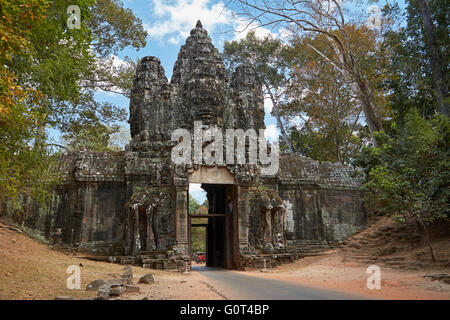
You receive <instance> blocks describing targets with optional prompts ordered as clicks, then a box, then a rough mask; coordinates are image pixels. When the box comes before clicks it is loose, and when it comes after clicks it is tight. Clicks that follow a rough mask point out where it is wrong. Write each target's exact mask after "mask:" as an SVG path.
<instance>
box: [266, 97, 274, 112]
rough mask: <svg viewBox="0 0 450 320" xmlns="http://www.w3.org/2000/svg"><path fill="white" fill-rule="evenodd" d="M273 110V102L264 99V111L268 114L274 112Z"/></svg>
mask: <svg viewBox="0 0 450 320" xmlns="http://www.w3.org/2000/svg"><path fill="white" fill-rule="evenodd" d="M272 109H273V103H272V100H271V99H270V98H268V97H265V98H264V111H265V112H266V113H268V114H270V113H271V112H272Z"/></svg>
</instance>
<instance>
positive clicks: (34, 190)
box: [0, 0, 147, 204]
mask: <svg viewBox="0 0 450 320" xmlns="http://www.w3.org/2000/svg"><path fill="white" fill-rule="evenodd" d="M70 5H77V6H78V7H79V8H80V11H81V28H80V29H69V28H68V27H67V19H68V16H67V8H68V7H69V6H70ZM0 16H1V19H0V201H3V200H4V199H8V200H9V201H12V202H14V203H16V204H19V203H20V199H21V197H22V196H26V195H32V196H33V197H34V198H35V199H41V200H43V199H45V198H47V197H48V190H49V189H50V186H51V185H53V184H54V183H55V182H56V181H57V180H58V177H56V175H57V172H58V170H55V167H54V159H53V156H52V154H51V153H50V150H49V148H48V145H47V143H46V142H47V141H46V140H47V136H46V130H47V129H49V128H52V129H57V130H60V131H61V132H62V133H63V135H64V138H65V139H66V140H67V141H68V145H69V147H71V148H72V149H75V150H79V149H90V150H107V149H108V144H109V136H110V135H111V134H112V133H114V132H117V131H118V129H119V128H118V126H117V125H116V122H117V121H122V120H124V119H125V114H126V112H125V110H122V109H120V108H118V107H116V106H113V105H111V104H109V103H100V102H98V101H95V99H94V92H95V91H96V90H99V89H101V90H108V91H117V92H121V93H123V94H124V95H127V93H128V92H129V90H130V88H131V83H132V74H133V72H134V68H135V63H134V62H132V61H128V63H126V64H122V65H119V66H117V65H114V64H113V63H106V62H104V61H105V60H106V61H111V59H113V58H114V57H111V54H116V53H117V52H118V51H119V50H121V49H123V48H125V47H127V46H131V47H133V48H135V49H139V48H141V47H143V46H145V39H146V37H147V33H146V32H145V30H144V29H143V27H142V22H141V21H140V20H139V19H137V18H136V17H134V15H133V14H132V12H131V11H130V10H128V9H124V8H123V5H122V3H121V2H119V1H117V0H97V1H94V0H70V1H69V0H54V1H47V0H15V1H9V0H0ZM99 39H103V40H105V41H103V42H102V43H100V42H99V41H98V40H99ZM102 59H103V60H102ZM99 61H103V63H100V62H99ZM98 76H101V77H102V78H101V79H99V78H98ZM99 83H101V85H100V84H99Z"/></svg>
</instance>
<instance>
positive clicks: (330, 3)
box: [238, 0, 382, 133]
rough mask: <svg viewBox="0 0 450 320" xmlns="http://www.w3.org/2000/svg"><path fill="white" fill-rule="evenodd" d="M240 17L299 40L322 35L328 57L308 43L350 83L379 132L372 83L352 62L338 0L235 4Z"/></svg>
mask: <svg viewBox="0 0 450 320" xmlns="http://www.w3.org/2000/svg"><path fill="white" fill-rule="evenodd" d="M238 2H239V3H240V4H241V8H242V10H241V12H239V14H240V15H241V16H244V17H247V18H248V20H249V23H258V24H259V25H260V26H273V25H277V26H284V27H287V28H289V29H290V30H291V31H292V32H294V33H296V34H297V35H298V36H299V37H302V36H303V35H305V34H310V35H311V37H314V36H315V35H322V36H323V38H324V40H326V41H327V44H328V46H329V48H331V49H332V50H331V51H330V52H329V54H326V53H325V52H323V51H321V50H320V48H317V47H316V46H314V44H312V43H308V46H310V47H311V48H312V49H313V50H315V51H316V52H317V53H318V54H319V55H320V56H321V57H322V58H323V59H324V60H325V61H327V62H328V63H329V64H331V65H332V66H334V67H335V68H336V70H338V71H339V72H340V73H341V74H342V75H343V76H344V77H345V78H346V79H347V80H348V81H349V82H350V83H351V86H352V89H353V90H354V93H355V94H356V96H357V97H358V99H359V101H360V105H361V107H362V110H363V113H364V116H365V119H366V122H367V124H368V126H369V129H370V132H372V133H373V132H375V131H378V130H381V129H382V122H381V116H380V108H379V106H378V105H377V101H376V99H375V95H374V93H373V86H372V85H371V79H370V78H367V77H365V75H364V73H363V72H362V67H361V65H360V63H359V61H358V60H357V59H355V54H354V49H355V47H357V46H358V44H357V43H354V42H352V41H351V39H350V34H349V29H348V26H349V23H348V22H347V18H346V16H345V15H344V10H343V2H342V1H338V0H325V1H323V0H305V1H290V0H283V1H278V0H273V1H270V0H269V1H263V2H262V3H261V2H260V1H256V0H238Z"/></svg>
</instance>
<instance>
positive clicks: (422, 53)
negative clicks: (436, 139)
mask: <svg viewBox="0 0 450 320" xmlns="http://www.w3.org/2000/svg"><path fill="white" fill-rule="evenodd" d="M420 2H422V6H425V7H427V8H428V9H427V8H423V9H424V11H426V13H427V14H426V15H427V16H428V18H424V16H423V15H422V10H421V9H420V8H419V5H418V1H416V0H412V1H408V2H407V8H406V11H405V12H404V13H402V12H400V10H399V8H398V6H395V5H392V6H389V7H387V8H386V10H387V11H388V12H389V14H391V15H393V16H394V15H395V16H400V17H401V18H403V19H405V20H406V22H407V24H406V27H404V28H402V29H400V30H395V31H394V30H391V31H389V32H388V33H386V39H387V44H388V46H389V47H390V50H391V52H392V53H393V54H392V56H391V59H390V64H391V65H390V69H391V70H392V71H393V72H392V75H391V77H390V79H389V80H388V81H386V83H385V86H386V88H387V90H388V91H389V92H391V95H390V97H389V99H390V104H391V109H392V111H393V112H394V113H395V114H397V115H398V116H399V117H400V118H401V116H402V115H404V114H407V113H408V110H409V109H411V108H416V109H418V110H419V111H420V113H421V114H422V115H423V116H425V117H431V116H432V115H433V114H434V112H435V111H438V112H440V113H442V114H444V115H447V116H448V100H449V99H448V78H447V73H448V65H447V61H448V52H449V44H450V41H449V38H448V29H447V28H448V24H449V22H448V19H449V18H448V17H449V15H448V4H447V2H446V1H439V0H434V1H431V2H426V3H424V2H423V1H420ZM427 4H428V6H427ZM402 14H403V15H402ZM429 14H431V21H430V16H429ZM424 19H425V20H427V22H426V24H427V25H428V27H425V23H424ZM400 118H399V120H400Z"/></svg>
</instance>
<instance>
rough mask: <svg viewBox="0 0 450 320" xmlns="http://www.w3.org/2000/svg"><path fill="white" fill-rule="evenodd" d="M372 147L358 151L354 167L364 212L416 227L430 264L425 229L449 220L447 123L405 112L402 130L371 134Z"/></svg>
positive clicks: (440, 118) (449, 136) (438, 117)
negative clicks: (360, 179)
mask: <svg viewBox="0 0 450 320" xmlns="http://www.w3.org/2000/svg"><path fill="white" fill-rule="evenodd" d="M375 138H376V139H377V141H378V147H375V148H364V149H363V150H362V152H361V154H360V156H359V157H358V158H357V159H356V161H355V164H356V165H358V166H360V167H362V168H364V170H365V173H366V181H365V184H364V185H363V188H362V190H363V192H365V197H364V199H365V202H366V204H367V208H370V209H371V210H372V211H375V212H378V213H380V214H387V215H389V216H393V217H395V218H397V219H398V220H400V221H403V222H407V221H408V220H413V221H416V222H417V223H418V225H420V227H421V228H422V230H423V232H424V234H425V237H426V240H427V243H428V246H429V248H430V254H431V258H432V259H433V261H436V258H435V255H434V251H433V248H432V244H431V239H430V233H429V230H428V226H429V225H430V224H431V223H434V222H437V221H441V220H446V221H448V219H449V214H450V212H449V208H448V202H449V194H450V192H449V188H448V184H449V182H450V170H449V169H450V164H449V161H448V159H450V145H449V141H450V120H449V118H448V117H445V116H443V115H436V116H435V117H433V119H432V120H425V119H423V118H422V117H421V116H420V115H419V113H418V111H417V110H415V109H413V110H411V111H410V112H409V113H408V114H407V115H406V116H405V119H404V122H403V125H402V126H397V124H396V123H395V122H392V123H391V125H390V126H389V127H387V128H386V132H384V131H381V132H379V133H377V134H376V135H375Z"/></svg>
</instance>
